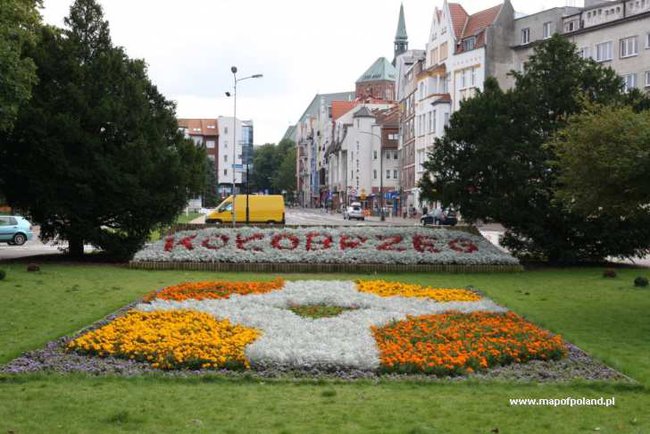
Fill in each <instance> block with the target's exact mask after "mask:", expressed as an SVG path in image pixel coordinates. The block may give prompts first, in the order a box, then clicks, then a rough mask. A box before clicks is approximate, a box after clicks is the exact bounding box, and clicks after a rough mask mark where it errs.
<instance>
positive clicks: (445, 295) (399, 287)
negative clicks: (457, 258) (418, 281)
mask: <svg viewBox="0 0 650 434" xmlns="http://www.w3.org/2000/svg"><path fill="white" fill-rule="evenodd" d="M357 288H359V291H361V292H369V293H371V294H377V295H379V296H381V297H395V296H401V297H424V298H430V299H432V300H435V301H441V302H447V301H478V300H480V299H481V296H480V295H478V294H477V293H476V292H473V291H469V290H467V289H448V288H430V287H427V286H422V285H414V284H409V283H400V282H386V281H385V280H360V281H357Z"/></svg>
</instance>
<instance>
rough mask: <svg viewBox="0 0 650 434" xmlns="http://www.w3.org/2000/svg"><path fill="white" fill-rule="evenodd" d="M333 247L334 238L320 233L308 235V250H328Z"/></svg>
mask: <svg viewBox="0 0 650 434" xmlns="http://www.w3.org/2000/svg"><path fill="white" fill-rule="evenodd" d="M331 247H332V236H331V235H330V234H322V233H320V232H310V233H308V234H307V250H308V251H312V250H327V249H329V248H331Z"/></svg>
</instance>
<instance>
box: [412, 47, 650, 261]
mask: <svg viewBox="0 0 650 434" xmlns="http://www.w3.org/2000/svg"><path fill="white" fill-rule="evenodd" d="M514 75H515V78H516V85H515V88H514V89H512V90H508V91H506V92H504V91H502V90H501V89H499V86H498V83H497V82H496V80H494V79H488V80H487V81H486V83H485V89H484V91H483V92H479V93H478V95H477V96H476V97H475V98H472V99H470V100H467V101H465V102H464V103H463V104H461V108H460V110H459V111H457V112H456V113H454V115H453V116H452V118H451V120H450V126H449V127H448V128H447V129H446V134H445V136H444V137H443V138H442V139H441V140H438V141H437V142H436V146H435V147H434V151H433V152H432V154H431V156H430V159H429V161H428V162H427V163H425V168H426V170H427V174H426V176H425V177H424V178H423V182H422V183H421V184H420V187H421V188H422V190H423V196H424V197H426V198H429V199H436V200H441V201H442V202H443V203H445V204H455V205H457V206H459V207H460V209H461V212H462V215H463V217H464V218H465V219H467V220H469V221H474V220H477V219H481V220H493V221H498V222H500V223H502V224H503V225H504V226H505V227H506V229H507V232H506V235H505V237H504V244H505V245H506V246H508V247H509V248H511V249H512V250H513V251H514V252H515V253H516V254H518V255H520V256H522V257H523V256H527V255H531V256H535V257H543V258H546V259H548V260H551V261H579V260H594V259H601V258H604V257H605V256H608V255H634V254H640V253H642V252H643V251H644V250H643V249H644V248H647V246H648V245H649V244H650V239H648V237H647V236H646V235H645V234H644V233H643V231H642V226H643V225H642V223H643V222H641V221H637V222H635V223H636V224H634V225H632V224H630V223H631V222H626V221H621V220H619V219H611V218H606V217H597V216H585V215H583V214H580V213H576V212H572V210H570V209H568V208H566V207H565V206H564V205H563V204H562V203H561V202H559V201H556V200H555V199H554V191H555V190H556V189H557V188H558V185H559V182H560V181H559V178H558V170H557V167H556V165H554V164H553V163H552V161H553V160H554V158H555V155H554V153H553V150H552V147H549V146H546V143H547V142H548V141H549V139H550V137H552V136H553V134H554V133H555V132H556V131H558V130H559V129H561V128H563V127H564V126H565V125H566V123H567V119H568V118H569V116H571V115H573V114H575V113H579V112H580V111H582V110H583V108H584V105H585V104H586V103H587V102H592V103H602V104H619V103H623V102H624V101H625V100H626V96H625V95H624V94H623V92H622V82H621V79H620V78H618V77H617V76H616V73H615V72H614V71H612V70H611V69H609V68H603V67H601V66H600V65H598V64H596V63H595V62H593V61H592V60H585V59H582V58H580V57H579V56H578V54H577V53H576V49H575V46H574V45H573V44H571V43H569V42H568V41H566V40H565V39H564V38H562V37H561V36H559V35H556V36H554V37H552V38H551V39H549V40H548V41H545V42H544V43H543V44H541V45H540V46H538V48H536V50H535V53H534V55H533V56H532V57H531V58H530V60H529V61H528V62H527V63H526V65H525V69H524V71H523V72H522V73H514ZM644 243H645V244H644Z"/></svg>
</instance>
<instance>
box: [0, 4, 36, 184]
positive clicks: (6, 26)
mask: <svg viewBox="0 0 650 434" xmlns="http://www.w3.org/2000/svg"><path fill="white" fill-rule="evenodd" d="M40 4H41V2H40V1H39V0H2V1H1V2H0V132H1V131H6V130H8V129H10V128H11V127H12V125H13V123H14V121H15V120H16V116H17V115H18V110H19V108H20V106H21V105H23V104H24V103H25V102H26V101H28V100H29V97H30V95H31V88H32V86H33V85H34V83H35V82H36V66H35V65H34V62H33V61H32V59H31V58H29V57H28V56H26V55H25V48H26V46H27V45H30V44H33V43H34V42H35V40H36V34H37V33H38V27H39V25H40V15H39V13H38V11H37V9H36V8H37V7H38V6H39V5H40ZM0 176H1V174H0Z"/></svg>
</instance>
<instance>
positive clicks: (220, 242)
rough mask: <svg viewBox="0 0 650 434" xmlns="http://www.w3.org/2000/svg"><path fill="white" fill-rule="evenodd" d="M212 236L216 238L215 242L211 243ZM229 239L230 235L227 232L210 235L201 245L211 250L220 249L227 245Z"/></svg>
mask: <svg viewBox="0 0 650 434" xmlns="http://www.w3.org/2000/svg"><path fill="white" fill-rule="evenodd" d="M211 238H214V241H215V244H212V243H210V240H211ZM229 240H230V237H228V235H226V234H221V235H210V236H208V237H207V238H206V239H205V240H203V242H202V243H201V245H202V246H203V247H205V248H206V249H209V250H219V249H222V248H224V247H226V245H227V244H228V241H229Z"/></svg>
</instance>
